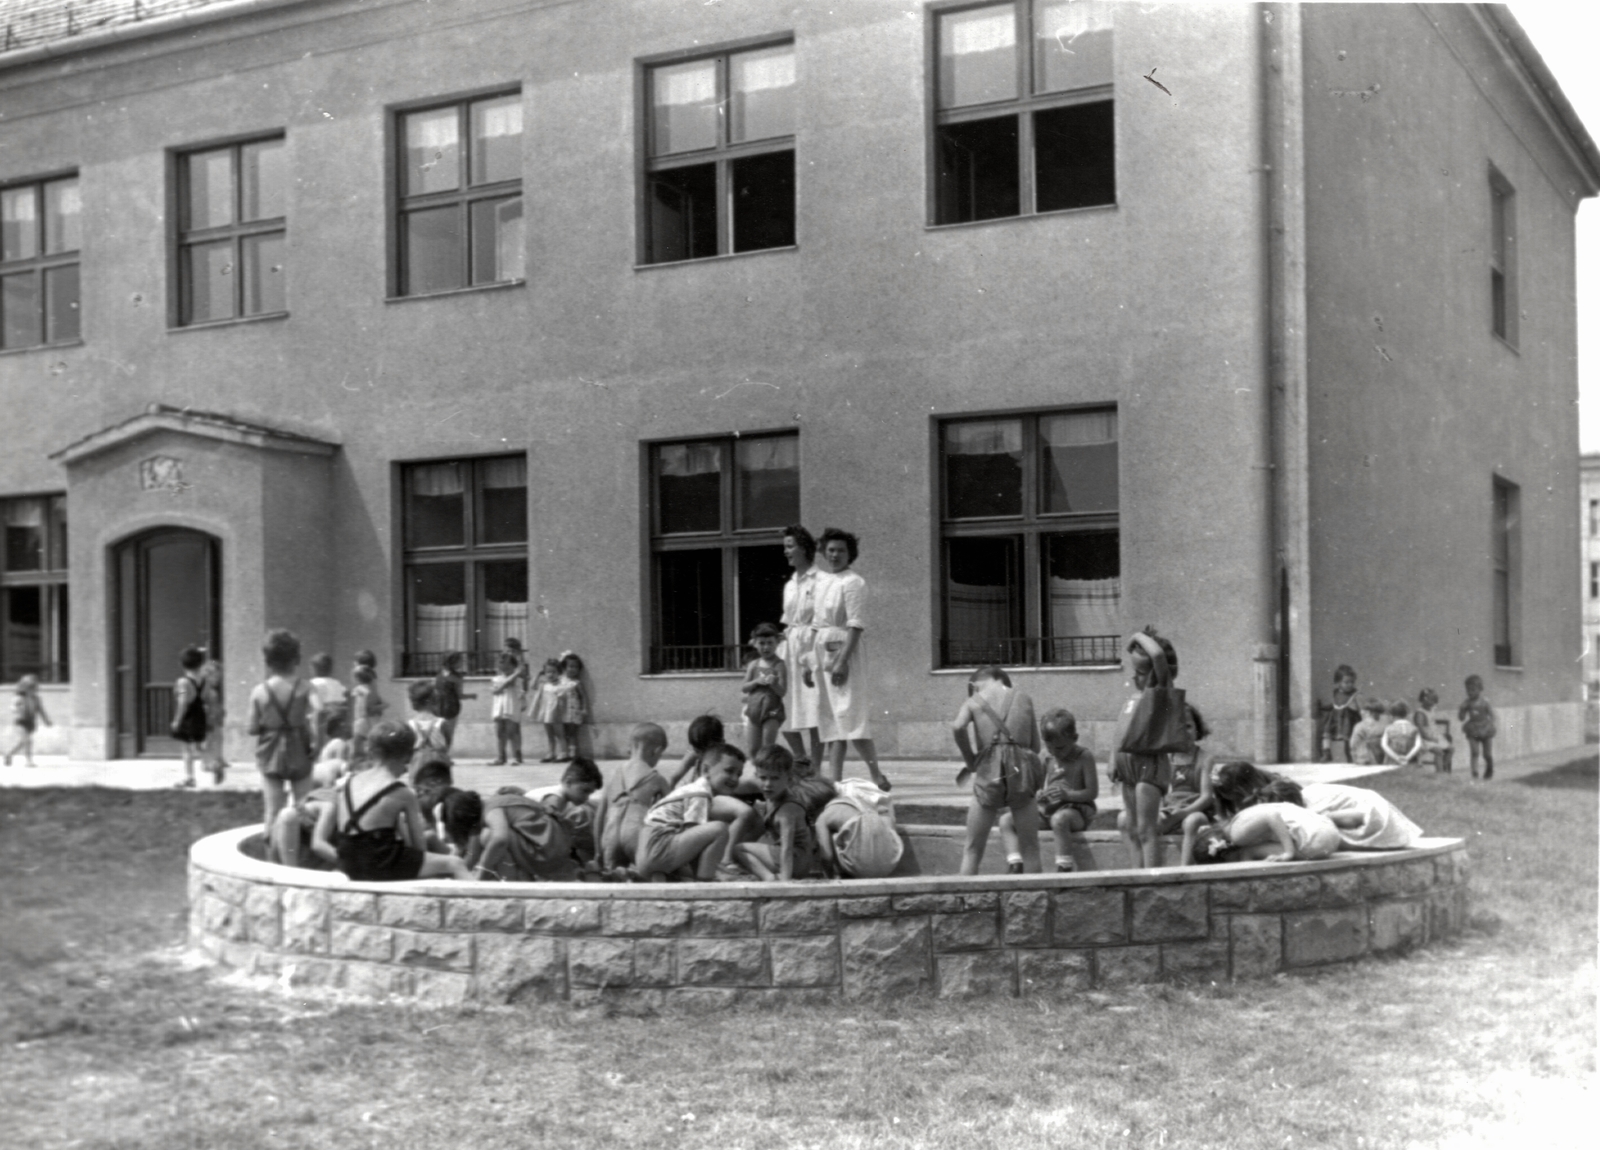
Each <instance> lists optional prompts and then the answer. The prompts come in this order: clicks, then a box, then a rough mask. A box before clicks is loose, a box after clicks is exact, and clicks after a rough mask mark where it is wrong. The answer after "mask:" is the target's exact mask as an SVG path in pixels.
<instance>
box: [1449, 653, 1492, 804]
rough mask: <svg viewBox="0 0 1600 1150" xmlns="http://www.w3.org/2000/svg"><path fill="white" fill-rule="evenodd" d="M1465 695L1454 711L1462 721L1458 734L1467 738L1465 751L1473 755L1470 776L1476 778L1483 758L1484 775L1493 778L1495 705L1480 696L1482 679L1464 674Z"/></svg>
mask: <svg viewBox="0 0 1600 1150" xmlns="http://www.w3.org/2000/svg"><path fill="white" fill-rule="evenodd" d="M1466 687H1467V698H1466V701H1465V702H1463V703H1462V704H1461V706H1460V708H1458V709H1457V711H1456V718H1458V719H1460V720H1461V733H1462V734H1463V735H1465V736H1466V737H1467V750H1468V752H1469V753H1470V754H1471V755H1472V777H1473V778H1474V779H1476V778H1477V777H1478V759H1479V758H1480V757H1481V758H1482V759H1483V778H1484V781H1485V782H1487V781H1488V780H1489V779H1492V778H1494V746H1493V744H1494V736H1495V730H1496V728H1495V722H1494V708H1493V707H1491V706H1490V705H1489V700H1488V699H1485V698H1484V697H1483V679H1482V678H1481V677H1480V676H1478V675H1468V676H1467V683H1466Z"/></svg>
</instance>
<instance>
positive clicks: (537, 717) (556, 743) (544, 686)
mask: <svg viewBox="0 0 1600 1150" xmlns="http://www.w3.org/2000/svg"><path fill="white" fill-rule="evenodd" d="M559 682H561V660H560V659H546V660H545V661H544V666H543V667H541V668H540V670H539V674H538V675H537V676H536V677H535V678H534V680H533V686H532V687H530V688H528V718H530V719H532V720H533V721H534V722H535V723H538V724H539V725H540V726H542V727H543V728H544V742H545V754H544V757H543V758H542V759H540V760H539V761H540V762H541V763H554V762H557V761H558V760H559V759H560V757H561V751H560V740H559V739H558V738H557V737H556V736H557V730H556V725H555V724H554V723H553V722H551V720H550V716H551V714H552V713H553V712H554V710H555V704H556V692H555V686H556V684H557V683H559Z"/></svg>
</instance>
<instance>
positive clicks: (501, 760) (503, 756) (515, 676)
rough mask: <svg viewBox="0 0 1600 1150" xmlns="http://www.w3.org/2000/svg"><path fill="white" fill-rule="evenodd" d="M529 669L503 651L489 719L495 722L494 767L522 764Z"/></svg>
mask: <svg viewBox="0 0 1600 1150" xmlns="http://www.w3.org/2000/svg"><path fill="white" fill-rule="evenodd" d="M526 678H527V668H526V667H524V666H523V665H522V663H521V662H520V661H519V660H518V658H517V656H516V654H515V653H514V652H512V651H502V652H500V662H499V673H498V674H497V675H495V677H494V678H492V679H490V680H489V691H490V693H491V694H492V695H493V696H494V698H493V699H492V700H491V702H490V708H489V717H490V718H492V719H493V720H494V738H495V745H496V751H495V756H494V762H493V763H491V764H490V766H495V767H503V766H505V764H506V760H507V758H509V759H510V760H511V765H512V766H516V767H520V766H521V765H522V686H523V681H524V680H525V679H526Z"/></svg>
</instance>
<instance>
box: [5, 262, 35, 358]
mask: <svg viewBox="0 0 1600 1150" xmlns="http://www.w3.org/2000/svg"><path fill="white" fill-rule="evenodd" d="M38 342H39V277H38V276H37V275H36V274H35V273H33V272H24V273H22V274H21V275H15V276H6V277H5V278H4V279H0V347H32V346H33V345H34V344H36V343H38Z"/></svg>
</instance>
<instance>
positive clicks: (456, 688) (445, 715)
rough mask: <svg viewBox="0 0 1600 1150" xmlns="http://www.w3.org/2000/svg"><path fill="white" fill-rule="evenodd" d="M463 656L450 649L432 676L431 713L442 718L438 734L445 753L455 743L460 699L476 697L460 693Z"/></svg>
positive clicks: (462, 682) (447, 752) (462, 684)
mask: <svg viewBox="0 0 1600 1150" xmlns="http://www.w3.org/2000/svg"><path fill="white" fill-rule="evenodd" d="M465 658H466V656H465V655H464V654H463V653H462V652H460V651H451V652H450V653H449V654H448V655H446V656H445V657H444V666H442V667H441V668H439V673H438V674H437V675H435V676H434V677H433V713H434V714H436V715H438V716H439V718H440V719H441V720H442V724H441V725H440V727H439V734H440V736H441V737H442V738H443V739H444V752H445V754H447V755H448V754H449V753H450V748H451V747H452V746H454V745H455V741H456V722H457V720H459V719H460V718H461V700H462V699H476V698H477V697H478V696H476V695H467V694H463V693H462V687H463V686H464V685H465V683H466V680H465V679H464V678H463V677H462V675H461V664H462V662H463V661H464V660H465Z"/></svg>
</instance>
